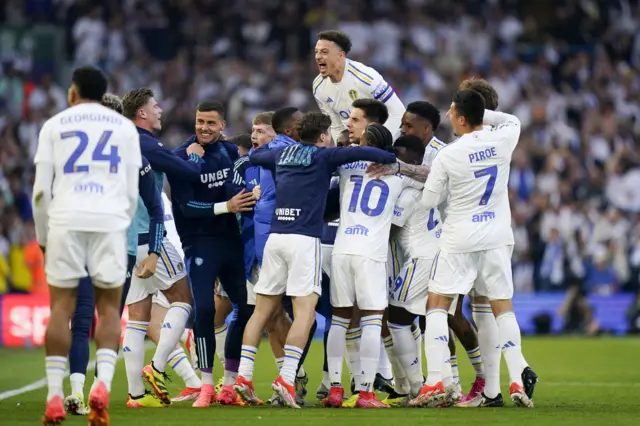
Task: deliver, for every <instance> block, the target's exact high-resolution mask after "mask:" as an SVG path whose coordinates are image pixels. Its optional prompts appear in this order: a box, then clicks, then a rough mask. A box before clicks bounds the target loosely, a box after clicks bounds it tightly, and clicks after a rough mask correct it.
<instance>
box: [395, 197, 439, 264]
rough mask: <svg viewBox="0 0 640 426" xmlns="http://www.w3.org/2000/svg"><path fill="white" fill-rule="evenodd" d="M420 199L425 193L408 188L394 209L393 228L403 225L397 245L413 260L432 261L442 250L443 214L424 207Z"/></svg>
mask: <svg viewBox="0 0 640 426" xmlns="http://www.w3.org/2000/svg"><path fill="white" fill-rule="evenodd" d="M421 198H422V191H420V190H418V189H415V188H405V189H404V190H403V191H402V193H401V194H400V197H399V198H398V201H397V202H396V205H395V208H394V224H398V225H399V224H402V226H401V229H400V230H399V232H398V233H397V234H396V241H397V243H398V244H399V246H400V249H401V252H402V253H405V254H406V255H407V256H408V258H410V259H417V258H421V259H433V258H434V257H435V255H436V253H437V252H438V248H439V246H440V241H439V239H440V234H441V232H442V220H441V218H440V211H439V210H438V209H437V208H431V209H427V208H426V207H424V206H423V205H422V203H421V202H420V199H421ZM397 219H398V220H400V222H399V223H398V222H397V221H396V220H397Z"/></svg>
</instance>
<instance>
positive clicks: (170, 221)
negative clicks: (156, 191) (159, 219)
mask: <svg viewBox="0 0 640 426" xmlns="http://www.w3.org/2000/svg"><path fill="white" fill-rule="evenodd" d="M162 209H163V211H164V229H165V230H166V231H167V238H168V239H169V241H171V244H173V247H175V249H176V250H177V251H178V254H180V257H181V258H182V259H184V251H182V242H181V241H180V236H179V235H178V230H177V229H176V222H175V219H174V218H173V210H172V208H171V201H169V197H168V196H167V194H165V193H164V192H163V193H162Z"/></svg>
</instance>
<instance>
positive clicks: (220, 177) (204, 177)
mask: <svg viewBox="0 0 640 426" xmlns="http://www.w3.org/2000/svg"><path fill="white" fill-rule="evenodd" d="M229 170H231V169H230V168H226V169H222V170H218V171H217V172H215V173H202V174H201V175H200V182H202V183H204V184H205V185H207V187H208V188H215V187H219V186H222V185H224V183H225V181H226V180H227V176H229Z"/></svg>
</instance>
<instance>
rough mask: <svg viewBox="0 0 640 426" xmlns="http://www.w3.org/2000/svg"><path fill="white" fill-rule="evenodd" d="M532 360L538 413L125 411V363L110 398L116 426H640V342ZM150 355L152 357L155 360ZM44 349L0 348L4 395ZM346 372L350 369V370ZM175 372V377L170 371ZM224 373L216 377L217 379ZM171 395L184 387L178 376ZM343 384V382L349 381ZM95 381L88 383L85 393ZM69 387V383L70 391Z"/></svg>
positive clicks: (313, 376) (38, 365)
mask: <svg viewBox="0 0 640 426" xmlns="http://www.w3.org/2000/svg"><path fill="white" fill-rule="evenodd" d="M321 345H322V344H321V343H320V342H316V343H314V346H313V347H312V349H311V352H310V354H309V357H308V359H307V362H306V363H305V369H306V370H307V372H308V374H309V377H310V381H309V396H308V397H307V399H308V400H309V401H314V400H315V390H316V387H317V386H318V384H319V381H320V379H321V377H322V372H321V370H322V346H321ZM523 347H524V352H525V356H526V358H527V360H528V361H529V363H530V364H531V366H532V367H533V368H534V369H535V371H536V372H537V374H538V375H539V376H540V383H539V384H538V387H537V389H536V393H535V403H536V408H534V409H532V410H528V409H516V408H515V407H513V405H512V404H511V401H508V402H507V406H506V407H504V408H501V409H459V408H447V409H408V408H407V409H382V410H362V409H338V410H336V409H324V408H313V407H311V408H304V409H301V410H293V409H289V408H269V407H220V406H213V407H211V408H209V409H196V408H192V407H191V403H186V402H185V403H177V404H174V406H173V407H171V408H163V409H140V410H128V409H126V408H125V406H124V402H125V398H126V393H127V382H126V377H125V373H124V364H123V361H120V362H119V363H118V369H117V371H116V377H115V380H114V384H113V391H112V393H111V408H110V414H111V423H112V425H116V426H117V425H141V426H142V425H150V426H178V425H180V426H183V425H201V424H217V425H225V426H245V425H247V426H249V425H250V426H258V425H264V426H267V425H269V426H270V425H278V426H288V425H295V426H300V425H304V426H325V425H327V424H334V425H336V426H339V425H343V424H344V425H352V424H353V425H355V424H358V425H374V424H387V425H388V426H393V425H395V424H398V423H399V424H403V425H418V424H434V423H436V422H437V423H438V424H444V425H467V426H468V425H473V424H476V422H478V423H481V424H485V425H486V424H490V425H514V424H516V425H519V426H521V425H541V426H549V425H556V424H557V425H563V426H574V425H575V426H589V425H598V426H602V425H605V426H618V425H636V426H637V425H640V368H638V365H639V363H640V339H632V338H599V339H582V338H567V337H557V338H530V339H525V340H524V342H523ZM151 354H152V353H151V352H148V353H147V355H148V358H150V357H151ZM43 356H44V351H43V350H42V349H8V348H0V361H1V362H0V393H2V392H4V391H7V390H10V389H16V388H20V387H22V386H25V385H28V384H30V383H32V382H35V381H37V380H40V379H42V378H43V377H44V359H43ZM458 359H459V361H458V362H459V364H460V368H461V371H460V376H461V377H462V380H463V381H464V382H466V384H465V385H464V386H463V387H464V389H465V391H466V390H468V389H469V383H468V382H470V381H471V380H472V379H473V371H472V369H471V367H470V365H469V363H468V359H467V357H466V354H465V353H464V350H462V348H460V349H459V350H458ZM345 369H346V368H345ZM170 373H171V372H170ZM219 374H220V372H219V370H218V371H217V377H219ZM275 375H276V374H275V363H274V360H273V356H272V355H271V351H270V348H269V345H268V344H267V342H263V343H262V345H261V347H260V352H259V354H258V361H257V364H256V375H255V376H254V381H255V384H256V390H257V391H258V394H259V395H260V397H261V398H263V399H267V398H269V397H270V395H271V389H270V384H271V382H272V381H273V380H274V379H275ZM172 376H173V383H172V390H173V391H174V392H175V391H176V390H177V388H178V387H179V386H180V383H178V382H179V381H180V379H179V378H178V377H177V376H176V375H175V374H173V375H172ZM345 382H346V381H345ZM90 384H91V379H90V378H89V379H88V380H87V389H88V386H89V385H90ZM68 391H69V388H68V381H67V392H68ZM502 391H503V394H504V392H508V378H507V375H506V367H505V365H504V362H503V366H502ZM45 396H46V389H44V388H42V389H38V390H35V391H31V392H28V393H24V394H22V395H19V396H15V397H12V398H8V399H4V400H1V401H0V424H2V425H11V426H21V425H36V424H40V419H41V417H42V413H43V409H44V400H45ZM86 422H87V418H86V417H76V416H69V417H68V418H67V421H66V422H65V423H64V424H66V425H80V424H86Z"/></svg>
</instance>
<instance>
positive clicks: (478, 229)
mask: <svg viewBox="0 0 640 426" xmlns="http://www.w3.org/2000/svg"><path fill="white" fill-rule="evenodd" d="M518 136H519V122H518V123H517V129H515V128H510V129H505V128H504V127H503V126H498V127H496V128H492V129H487V128H484V129H482V130H479V131H475V132H472V133H469V134H466V135H464V136H462V137H461V138H460V139H458V140H457V141H455V142H454V143H451V144H449V145H448V146H447V147H446V148H444V149H442V150H441V151H440V153H439V154H438V157H437V158H436V160H435V162H440V163H441V165H442V166H444V167H445V169H446V171H447V175H448V179H449V180H448V183H447V188H448V191H449V197H448V205H447V207H446V218H447V220H446V221H445V224H444V228H443V233H442V243H441V244H442V247H443V248H444V249H446V250H448V251H449V252H452V253H455V252H461V253H462V252H472V251H480V250H488V249H491V248H495V247H499V246H503V245H507V244H513V231H512V229H511V209H510V206H509V194H508V181H509V171H510V164H511V155H512V153H513V150H514V148H515V146H516V143H517V140H518Z"/></svg>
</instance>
